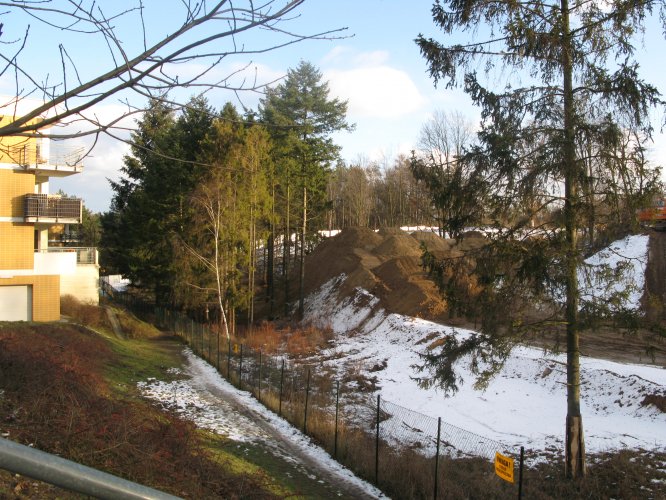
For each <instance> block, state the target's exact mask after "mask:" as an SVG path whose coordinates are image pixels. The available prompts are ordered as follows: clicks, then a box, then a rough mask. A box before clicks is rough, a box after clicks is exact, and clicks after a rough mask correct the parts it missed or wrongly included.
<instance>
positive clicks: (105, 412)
mask: <svg viewBox="0 0 666 500" xmlns="http://www.w3.org/2000/svg"><path fill="white" fill-rule="evenodd" d="M65 310H67V311H68V314H71V315H72V316H75V317H76V318H77V319H76V320H72V323H52V324H30V323H0V435H2V436H3V437H6V438H8V439H11V440H13V441H16V442H19V443H22V444H27V445H31V446H34V447H35V448H38V449H41V450H44V451H46V452H49V453H54V454H57V455H59V456H62V457H65V458H68V459H70V460H74V461H76V462H79V463H82V464H85V465H88V466H91V467H94V468H97V469H100V470H104V471H106V472H109V473H111V474H115V475H117V476H120V477H124V478H126V479H129V480H131V481H135V482H138V483H141V484H145V485H148V486H151V487H154V488H157V489H160V490H163V491H166V492H169V493H171V494H174V495H178V496H182V497H186V498H284V497H287V496H295V497H298V496H300V495H302V494H303V493H305V494H312V493H315V492H313V491H312V485H311V484H307V481H306V484H300V483H298V482H297V481H294V479H293V478H289V480H288V482H285V481H284V480H283V479H282V477H281V473H280V469H281V467H280V466H279V464H276V463H275V461H274V460H267V458H266V457H264V456H263V455H260V454H258V453H247V452H243V453H241V452H239V450H238V447H237V446H236V445H235V443H234V442H232V441H230V440H228V439H225V438H223V437H220V436H211V435H209V434H207V433H204V432H202V431H200V430H197V429H196V428H195V426H194V425H193V424H192V423H190V422H187V421H185V420H182V419H180V418H178V417H177V416H175V415H173V414H170V413H168V412H165V411H162V410H159V409H157V408H156V407H155V406H153V405H152V404H150V403H149V402H147V401H145V400H144V399H142V398H141V397H140V396H139V394H138V392H137V389H136V383H137V382H138V381H140V380H146V379H148V378H149V377H155V378H159V379H161V380H169V379H173V378H174V377H176V376H177V375H175V373H177V371H176V370H173V368H176V367H178V366H180V363H181V358H180V347H179V345H178V344H177V343H175V342H174V341H173V340H171V339H165V338H164V337H162V336H161V333H160V332H158V331H156V330H155V329H153V328H152V327H150V326H148V325H146V324H145V323H141V322H139V321H138V320H136V319H135V318H133V317H132V316H130V315H127V314H125V313H121V312H119V319H120V322H121V324H122V326H123V330H124V333H125V334H126V335H127V336H128V339H127V340H121V339H118V338H116V337H115V336H114V335H112V334H111V333H110V332H111V328H110V327H109V325H107V324H106V316H105V315H104V314H103V312H104V311H103V310H101V309H99V308H93V307H91V306H80V305H77V304H75V303H71V302H70V303H69V304H66V307H65ZM79 320H81V321H85V322H86V323H87V324H88V325H90V328H87V327H84V326H81V325H79V324H77V323H75V321H79ZM271 458H272V457H271ZM0 498H79V496H78V495H75V494H73V493H69V492H65V491H63V490H60V489H58V488H55V487H53V486H50V485H46V484H42V483H39V482H36V481H33V480H31V479H29V478H23V477H19V476H16V475H12V474H10V473H8V472H5V471H0Z"/></svg>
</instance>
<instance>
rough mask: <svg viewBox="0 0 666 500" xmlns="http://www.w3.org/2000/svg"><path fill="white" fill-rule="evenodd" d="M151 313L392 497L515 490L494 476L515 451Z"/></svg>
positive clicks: (306, 367)
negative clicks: (471, 487) (498, 457)
mask: <svg viewBox="0 0 666 500" xmlns="http://www.w3.org/2000/svg"><path fill="white" fill-rule="evenodd" d="M155 318H156V322H157V324H158V325H160V326H161V327H162V328H166V329H169V330H171V331H173V332H174V333H176V334H177V335H178V336H180V338H181V339H182V340H183V341H184V342H185V343H187V344H188V345H189V347H190V348H191V349H192V351H193V352H194V353H195V354H196V355H198V356H200V357H202V358H204V359H206V360H207V361H208V362H209V363H210V364H212V365H213V366H216V367H217V369H218V372H220V374H221V375H222V376H224V377H225V378H226V379H227V380H228V381H229V382H231V383H232V384H233V385H235V386H236V387H240V388H242V389H243V390H247V391H249V392H251V393H252V394H253V395H254V396H255V397H256V398H257V399H258V400H259V401H260V402H262V403H263V404H264V405H265V406H266V407H268V408H269V409H271V410H272V411H274V412H276V413H278V414H280V415H281V416H282V417H283V418H285V419H286V420H287V421H289V422H290V423H291V424H292V425H293V426H294V427H296V428H298V429H301V430H304V429H306V430H307V434H308V435H309V436H310V437H311V438H312V439H313V440H314V441H316V442H317V443H319V444H320V445H321V446H323V447H324V448H325V449H326V450H327V451H328V452H329V453H330V454H331V455H332V456H334V458H336V459H337V460H338V461H339V462H340V463H342V464H343V465H345V466H347V467H349V468H350V469H351V470H353V471H354V472H355V473H356V474H357V475H359V476H360V477H363V478H365V479H366V480H368V481H370V482H375V483H377V484H378V486H380V487H381V488H382V489H383V490H384V491H385V492H386V493H387V494H388V495H389V496H394V497H397V498H428V497H429V498H433V497H435V498H455V497H457V496H458V495H466V494H467V493H465V492H467V491H468V490H465V489H464V488H462V489H461V484H463V483H465V482H468V483H469V482H472V483H474V484H476V485H477V486H476V487H477V488H479V489H480V490H481V491H483V488H487V487H488V486H487V485H489V484H490V485H492V488H493V493H492V494H491V496H493V495H496V496H497V495H498V496H499V497H502V496H504V494H508V493H511V491H513V490H510V488H511V487H512V486H513V485H507V484H502V481H501V480H500V479H498V478H497V477H495V476H494V473H493V465H492V463H491V461H492V460H494V458H495V453H496V452H501V453H503V454H505V455H508V456H510V457H513V458H515V459H516V470H517V467H518V465H517V463H518V457H519V455H520V451H519V450H517V449H514V448H510V447H507V446H506V445H504V444H503V443H500V442H499V441H496V440H493V439H489V438H486V437H484V436H480V435H478V434H475V433H473V432H470V431H467V430H465V429H462V428H460V427H457V426H455V425H452V424H450V423H447V422H445V421H443V420H441V419H438V418H434V417H431V416H428V415H425V414H423V413H420V412H417V411H414V410H410V409H409V408H406V407H404V406H401V405H398V404H396V403H393V402H391V401H387V400H384V399H383V398H381V397H379V398H377V397H376V395H372V396H368V395H367V394H365V395H364V394H359V393H358V392H357V390H356V389H354V388H350V387H345V386H344V385H341V384H340V383H339V382H336V381H335V380H333V379H332V378H331V377H329V376H326V375H325V374H322V373H320V370H318V369H317V365H316V364H299V363H296V362H294V361H293V360H290V359H288V358H287V357H286V356H280V355H268V354H266V353H264V352H262V351H261V349H253V348H251V347H248V346H247V345H244V343H243V340H242V339H237V338H231V339H228V340H227V339H226V337H224V336H220V334H219V333H218V332H216V331H215V330H213V329H211V328H209V327H208V326H205V325H202V324H198V323H196V322H195V321H193V320H192V319H191V318H188V317H187V316H186V315H184V314H182V313H178V312H174V311H168V310H166V309H163V310H157V311H156V313H155ZM308 372H309V373H310V375H309V376H308ZM306 402H307V406H306ZM378 403H379V405H378ZM306 419H307V421H306ZM438 434H439V441H438ZM438 444H439V446H438ZM498 483H499V484H498ZM507 488H508V489H507ZM511 495H513V493H511Z"/></svg>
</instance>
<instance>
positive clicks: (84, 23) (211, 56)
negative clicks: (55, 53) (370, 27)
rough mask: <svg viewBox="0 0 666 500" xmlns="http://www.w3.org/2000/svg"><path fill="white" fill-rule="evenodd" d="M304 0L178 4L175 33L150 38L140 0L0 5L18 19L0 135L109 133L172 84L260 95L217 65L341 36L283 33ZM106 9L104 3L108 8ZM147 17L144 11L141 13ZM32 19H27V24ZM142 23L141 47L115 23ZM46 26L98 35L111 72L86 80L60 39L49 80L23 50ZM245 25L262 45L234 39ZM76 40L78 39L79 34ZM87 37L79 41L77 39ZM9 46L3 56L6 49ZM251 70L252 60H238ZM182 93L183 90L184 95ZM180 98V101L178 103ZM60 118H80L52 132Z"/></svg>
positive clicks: (25, 0)
mask: <svg viewBox="0 0 666 500" xmlns="http://www.w3.org/2000/svg"><path fill="white" fill-rule="evenodd" d="M304 1H305V0H287V1H285V0H282V1H280V0H264V1H263V2H261V3H257V2H254V1H252V0H240V1H237V2H230V1H229V0H219V1H217V2H213V3H212V4H210V3H208V2H205V1H196V2H192V1H185V0H181V1H180V2H177V3H179V4H180V5H181V8H182V10H181V13H182V14H181V15H182V19H183V20H182V24H180V25H179V26H177V28H176V29H175V31H173V32H172V33H170V34H168V35H166V36H164V37H163V38H160V39H158V40H157V41H154V42H152V44H151V43H149V41H148V36H149V34H150V33H149V26H150V25H151V21H153V22H154V20H152V19H150V18H149V17H150V15H149V13H148V12H147V11H146V6H145V5H144V3H143V1H142V0H136V4H135V5H134V6H130V7H122V8H120V10H119V11H117V12H109V13H107V12H105V11H103V10H102V7H101V6H100V5H98V4H97V3H96V2H95V1H94V0H77V1H72V0H16V1H9V2H6V1H5V2H0V7H4V8H5V11H4V12H3V16H10V15H14V17H12V18H11V20H12V22H15V21H16V20H20V21H21V22H24V23H25V30H24V34H23V36H22V37H20V38H18V39H16V40H13V41H10V42H7V41H4V40H3V41H2V43H1V44H0V49H2V50H0V61H2V62H3V63H4V67H2V68H0V76H2V75H3V74H5V73H6V72H8V71H13V73H14V80H15V81H14V85H15V98H14V99H12V100H10V101H9V102H6V103H0V104H4V106H0V107H2V108H4V109H11V111H10V112H7V111H4V112H2V111H0V113H2V114H4V115H11V116H12V120H10V121H8V122H5V123H3V125H2V126H0V137H2V136H10V135H11V136H22V137H49V138H53V139H61V138H71V137H83V136H91V135H98V134H99V133H108V132H109V131H110V129H111V128H113V126H114V125H115V124H118V123H119V122H120V121H121V120H122V118H124V117H126V116H128V115H129V114H132V113H136V112H137V111H140V110H142V109H143V108H142V107H143V106H144V105H146V104H147V102H148V99H149V98H153V97H155V96H156V95H165V94H166V93H168V92H173V91H175V90H177V89H187V88H196V89H198V90H199V91H200V92H201V93H206V92H209V91H211V90H213V89H226V90H229V91H231V92H239V91H260V90H261V89H262V88H264V87H265V86H266V85H267V84H269V83H271V82H266V83H260V82H257V80H256V78H255V79H250V80H247V79H242V81H241V84H240V85H233V84H232V82H231V79H232V78H234V77H238V74H237V73H238V70H230V72H229V74H227V75H226V76H224V77H220V74H219V69H220V68H221V63H222V62H223V61H224V60H226V59H227V58H229V57H231V56H242V55H246V56H251V55H254V54H261V53H265V52H268V51H271V50H276V49H278V48H281V47H285V46H288V45H291V44H293V43H297V42H300V41H303V40H310V39H333V38H339V37H341V36H342V35H341V33H342V31H343V30H344V29H335V30H330V31H325V32H321V33H315V34H297V33H294V32H292V31H289V30H286V29H283V28H281V27H280V25H281V24H283V23H285V22H288V21H290V20H293V19H294V18H295V17H296V9H297V8H298V7H300V5H301V4H302V3H303V2H304ZM105 8H106V9H109V7H105ZM169 8H171V10H174V11H175V10H176V7H175V6H171V7H169V6H166V5H165V6H160V9H161V10H167V9H169ZM147 16H148V17H147ZM31 22H33V23H34V24H30V23H31ZM132 22H133V23H135V24H137V25H139V26H140V29H141V33H140V36H139V37H138V40H139V41H138V43H136V44H135V45H133V44H132V42H131V40H123V39H122V38H121V34H120V26H121V25H122V23H132ZM53 30H58V31H59V32H64V33H65V35H67V36H71V37H78V38H77V40H92V38H90V37H95V36H96V37H97V38H96V40H98V39H99V37H101V38H102V40H103V42H104V44H105V45H106V47H107V50H108V62H109V63H110V66H111V69H109V70H107V71H105V72H103V73H101V74H99V75H97V76H93V77H87V76H85V75H84V73H85V71H81V70H82V69H85V68H84V64H83V63H82V62H81V61H76V60H75V59H74V57H73V56H70V54H73V52H72V51H71V50H68V49H67V47H66V46H65V45H64V44H59V45H57V47H58V50H59V58H60V63H61V69H60V72H61V74H60V75H59V77H58V78H57V79H56V80H54V79H53V78H52V76H51V75H49V74H48V73H46V74H45V75H40V74H37V72H36V70H34V69H32V67H31V66H30V65H28V64H27V62H26V61H24V60H23V58H22V56H23V54H24V53H25V51H26V48H27V47H28V46H29V42H31V41H32V40H33V39H34V40H35V43H36V42H37V40H38V39H40V40H41V39H47V37H46V36H44V35H45V34H46V33H52V32H53ZM251 30H261V31H263V32H269V33H271V34H272V35H274V38H272V39H270V40H271V41H269V42H266V44H265V45H264V46H256V47H246V46H245V45H244V43H243V41H242V40H241V39H240V38H239V37H240V36H241V35H243V34H244V33H246V32H248V31H251ZM82 37H83V38H82ZM82 43H84V42H82ZM13 46H15V47H16V48H15V49H14V50H13V52H11V53H7V51H6V50H5V49H4V47H7V48H11V47H13ZM195 62H196V63H198V64H200V65H201V66H202V67H200V68H199V69H197V71H195V73H194V75H192V76H188V77H186V78H181V75H182V64H185V63H195ZM243 63H244V64H245V65H246V66H245V67H249V66H250V64H251V63H249V62H248V61H247V59H246V60H244V61H243ZM127 92H129V93H130V94H129V95H133V96H135V97H136V99H137V100H138V101H140V102H141V103H142V104H135V110H133V111H132V112H131V113H128V114H127V115H125V114H123V115H122V116H116V117H114V118H112V119H110V120H109V121H108V123H106V124H103V123H100V121H99V120H98V119H97V118H90V117H89V116H87V115H86V114H85V113H84V112H85V111H86V110H89V109H90V108H91V107H93V106H95V105H96V104H99V103H102V102H105V101H108V100H109V99H111V98H114V97H116V98H119V97H121V96H122V102H127V101H129V100H130V97H128V95H127ZM188 97H189V96H188ZM28 98H30V99H36V98H40V102H42V103H41V104H40V103H38V104H37V105H34V106H28V108H29V109H27V110H25V109H24V108H26V103H27V102H28V100H29V99H28ZM182 105H183V103H178V106H182ZM57 124H60V125H62V124H66V125H71V124H78V125H79V127H80V129H79V130H77V131H76V132H68V133H66V134H58V133H56V132H55V131H54V129H50V130H48V127H50V126H53V125H57Z"/></svg>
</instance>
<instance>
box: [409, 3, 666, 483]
mask: <svg viewBox="0 0 666 500" xmlns="http://www.w3.org/2000/svg"><path fill="white" fill-rule="evenodd" d="M655 9H662V12H661V14H662V15H663V3H662V2H656V1H650V0H647V1H639V2H635V1H633V0H610V1H607V2H601V1H599V2H597V1H591V2H571V1H570V0H559V1H556V2H545V1H540V0H537V1H532V2H521V1H518V2H516V1H509V0H499V1H489V0H448V1H442V2H440V1H436V2H435V4H434V6H433V8H432V16H433V20H434V22H435V24H436V25H437V26H438V27H439V28H440V29H441V30H442V32H443V33H444V35H445V36H447V37H448V36H456V37H462V38H463V39H464V37H465V36H469V38H467V39H466V41H465V42H461V43H449V42H448V41H447V42H444V43H443V42H440V41H437V40H435V39H432V38H426V37H424V36H422V35H419V37H418V38H417V40H416V43H417V44H418V46H419V48H420V50H421V53H422V55H423V56H424V58H425V59H426V61H427V64H428V70H429V73H430V75H431V76H432V78H433V79H434V81H435V83H444V84H445V85H446V86H447V87H451V86H456V85H462V86H463V87H464V89H465V92H466V93H467V94H468V95H469V96H470V97H471V98H472V100H473V101H474V103H475V104H476V105H478V106H480V108H481V113H482V123H481V130H480V132H479V139H480V144H479V145H478V146H476V147H473V148H471V149H470V151H469V152H468V153H467V154H465V155H463V156H462V158H461V160H460V161H461V162H463V164H464V166H465V169H466V171H467V172H471V175H474V176H475V179H477V182H475V184H474V188H475V189H481V190H482V191H484V192H488V193H489V197H488V198H487V205H484V204H480V208H479V209H481V208H482V207H484V206H485V207H486V211H485V213H484V214H483V215H484V216H486V217H487V218H491V219H493V220H495V221H496V230H497V232H498V233H497V234H498V235H500V236H498V237H497V242H498V244H497V245H495V246H493V247H489V248H486V249H484V252H485V253H486V256H488V257H490V256H491V255H492V256H493V257H494V259H485V260H483V259H481V256H479V260H477V262H484V266H485V268H483V269H481V267H482V266H481V265H480V264H478V265H477V267H476V272H477V275H478V281H477V283H476V284H475V285H478V286H479V287H480V288H481V289H485V290H486V291H487V293H486V294H485V300H486V301H487V302H486V304H485V306H487V307H485V308H484V311H483V315H484V316H485V317H486V318H487V317H488V316H492V315H493V314H492V311H495V312H497V311H500V310H502V309H504V310H503V311H502V313H501V314H495V315H494V317H493V318H491V319H492V320H487V321H486V322H485V323H484V326H485V329H486V331H487V332H489V333H492V334H493V335H494V337H488V338H489V339H490V340H486V341H484V342H481V343H479V344H477V345H476V346H473V345H472V344H473V342H472V343H468V344H469V345H464V346H463V345H457V346H452V347H451V348H450V349H449V350H448V351H449V353H450V354H460V353H463V352H465V351H469V350H473V349H475V348H476V349H477V353H487V352H496V353H497V352H499V351H497V348H498V347H500V348H501V347H502V346H505V344H504V343H503V342H500V341H498V340H497V338H498V334H499V333H500V332H504V333H507V332H508V333H511V331H512V328H514V327H515V326H516V325H517V324H519V323H520V322H521V320H522V319H521V318H520V317H519V316H518V315H517V313H516V314H513V315H510V314H507V313H506V311H507V310H514V311H515V310H516V308H517V307H518V305H519V303H521V301H522V303H523V304H524V303H525V302H530V301H536V300H540V299H541V298H542V297H544V294H543V292H544V287H547V286H548V285H549V284H553V285H554V287H553V288H554V289H557V288H558V287H559V289H560V290H563V291H564V292H563V293H564V301H563V302H564V303H563V310H562V318H563V320H564V323H565V325H566V336H567V418H566V472H567V475H568V476H569V477H577V476H580V475H583V474H584V473H585V451H584V439H583V426H582V416H581V411H580V361H579V356H580V351H579V332H580V329H581V327H582V324H581V321H580V317H579V310H580V307H581V303H580V291H579V289H578V272H579V270H580V269H581V265H582V257H583V255H584V252H585V249H584V247H583V246H582V245H581V242H580V241H579V234H580V230H581V228H582V217H583V214H584V213H586V211H587V209H588V208H590V207H592V206H593V205H594V203H595V202H596V200H595V199H594V198H593V196H591V191H590V190H586V189H585V186H586V183H588V182H590V180H591V179H590V174H589V170H587V169H586V168H585V164H586V163H585V162H586V159H587V158H589V157H591V156H594V155H596V154H597V153H598V152H599V151H601V150H602V149H603V148H607V147H608V143H607V142H604V141H608V140H610V139H612V136H609V135H608V134H605V133H604V131H605V130H606V129H607V126H608V122H609V121H610V122H612V123H613V124H615V125H616V126H617V127H618V128H619V129H622V130H627V131H636V132H641V133H643V134H646V135H647V136H649V134H650V132H651V125H650V122H649V119H648V113H649V112H650V110H651V108H652V107H653V106H655V105H659V106H661V105H663V102H662V101H661V99H660V94H659V92H658V91H657V89H656V88H655V87H654V86H652V85H650V84H648V83H646V82H644V81H643V80H642V79H641V78H640V76H639V71H638V64H637V63H636V62H635V60H634V53H635V47H634V44H635V43H636V41H637V40H636V34H637V33H641V32H642V30H643V28H644V26H645V21H646V19H647V18H648V17H649V16H650V15H651V14H652V13H653V11H654V10H655ZM662 19H663V18H662ZM479 69H481V70H482V73H481V74H479V73H478V70H479ZM484 76H485V77H487V78H484ZM497 81H504V82H505V86H504V88H500V89H499V90H495V89H493V88H492V85H493V83H495V82H497ZM581 145H582V146H583V147H580V146H581ZM479 183H482V184H483V186H482V188H479ZM458 195H459V196H462V197H465V196H468V195H469V193H466V192H465V190H464V189H463V190H461V191H459V192H458ZM545 211H548V213H549V215H550V216H551V217H550V222H549V224H550V225H548V226H543V227H542V228H541V229H543V231H542V232H540V233H539V235H538V236H536V235H532V236H529V237H525V230H526V229H527V228H530V227H531V226H532V225H533V222H534V221H535V220H537V218H538V216H539V215H540V214H543V213H544V212H545ZM553 214H559V215H556V216H553ZM520 215H525V217H520ZM501 238H503V239H502V240H501V241H500V239H501ZM500 258H502V259H504V262H502V263H500ZM429 265H430V268H431V270H432V271H433V272H434V273H435V274H438V273H439V276H440V277H445V276H447V272H449V271H450V269H448V270H447V266H446V265H445V264H443V263H441V262H437V261H436V259H431V260H430V261H429ZM448 276H451V274H450V273H449V274H448ZM509 285H510V286H511V288H510V287H509ZM519 292H522V294H520V295H519ZM500 306H501V307H500ZM550 307H554V306H553V305H551V306H550ZM507 319H508V320H507ZM484 343H485V345H481V344H484ZM493 344H494V345H493ZM500 350H501V349H500ZM503 352H504V354H505V353H506V351H503ZM440 361H441V360H440ZM441 362H443V363H444V365H440V368H442V371H441V372H440V375H442V376H443V377H444V378H446V377H449V376H450V375H451V373H450V370H449V369H445V368H446V367H447V366H448V368H450V366H451V365H450V361H441Z"/></svg>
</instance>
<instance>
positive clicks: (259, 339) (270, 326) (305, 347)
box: [238, 321, 334, 357]
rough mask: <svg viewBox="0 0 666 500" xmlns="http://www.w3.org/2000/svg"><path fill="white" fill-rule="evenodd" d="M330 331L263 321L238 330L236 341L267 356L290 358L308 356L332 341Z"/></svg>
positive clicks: (310, 326)
mask: <svg viewBox="0 0 666 500" xmlns="http://www.w3.org/2000/svg"><path fill="white" fill-rule="evenodd" d="M333 338H334V333H333V331H332V330H331V329H321V328H315V327H314V326H312V325H307V326H294V325H279V324H277V323H272V322H268V321H264V322H262V323H260V324H259V325H256V326H254V327H253V328H252V329H251V330H246V329H243V330H240V331H239V332H238V339H239V341H241V342H242V343H243V344H244V345H246V346H247V347H250V348H252V349H255V350H259V349H261V351H262V352H264V353H267V354H277V353H281V352H284V353H288V354H289V355H290V356H292V357H300V356H308V355H311V354H314V353H316V352H317V351H318V350H319V349H320V348H322V347H324V346H326V345H328V343H329V342H330V341H331V340H333Z"/></svg>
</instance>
